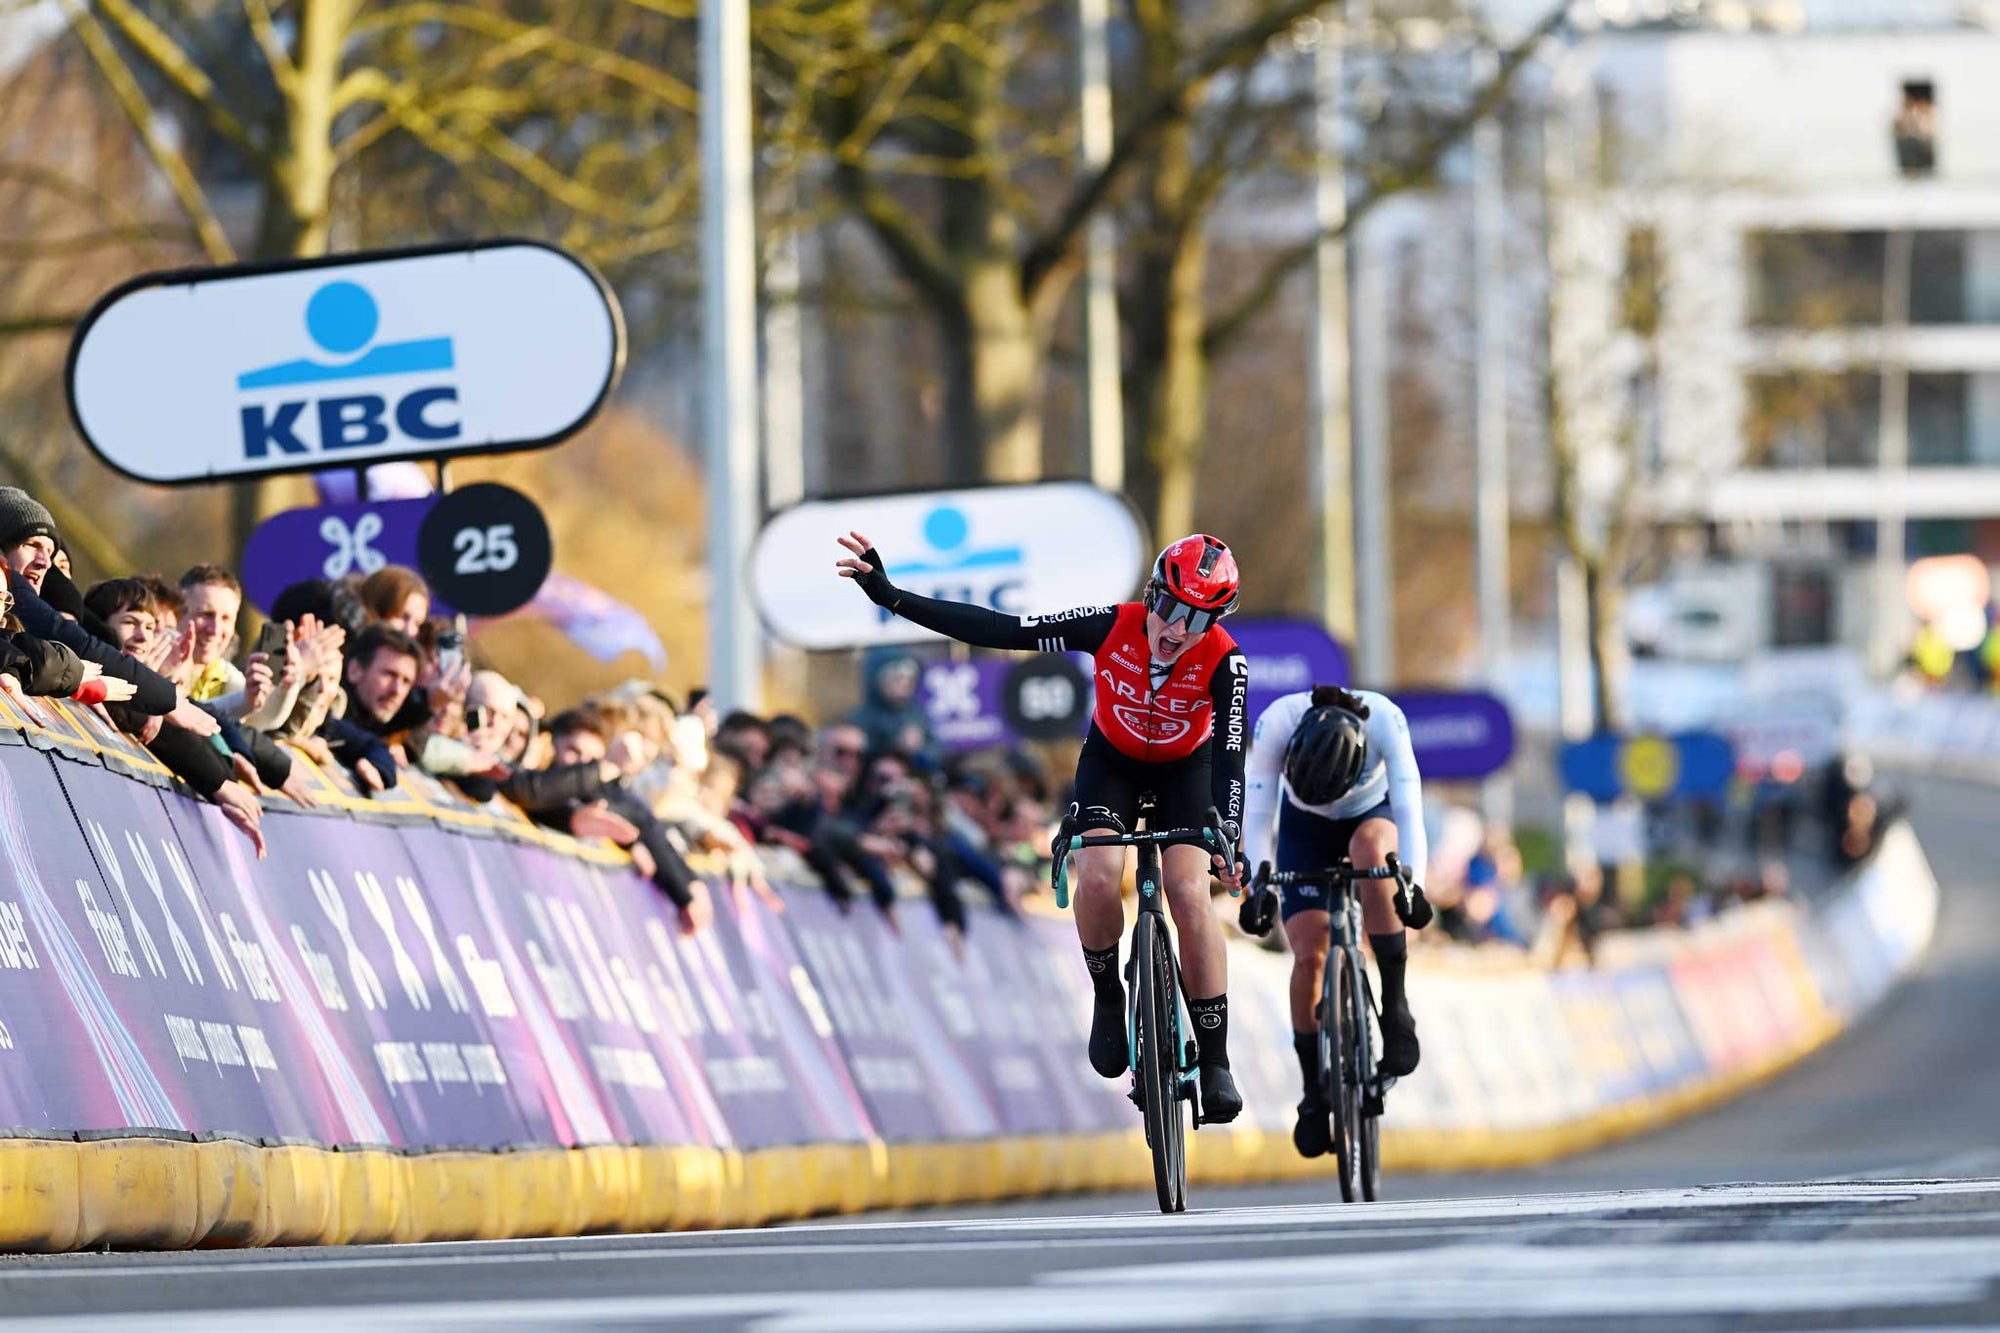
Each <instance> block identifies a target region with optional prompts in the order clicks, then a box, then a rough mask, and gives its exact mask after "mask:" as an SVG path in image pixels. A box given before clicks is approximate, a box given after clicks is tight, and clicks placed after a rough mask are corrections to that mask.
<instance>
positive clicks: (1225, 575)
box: [1145, 532, 1242, 634]
mask: <svg viewBox="0 0 2000 1333" xmlns="http://www.w3.org/2000/svg"><path fill="white" fill-rule="evenodd" d="M1241 591H1242V580H1241V578H1240V577H1239V576H1238V574H1237V572H1236V557H1235V556H1233V555H1231V554H1230V553H1229V547H1228V546H1227V545H1225V544H1224V543H1223V541H1222V540H1221V539H1220V538H1218V537H1211V536H1209V535H1208V534H1207V533H1205V532H1197V533H1195V534H1194V535H1193V536H1191V537H1183V538H1181V539H1180V540H1179V541H1177V542H1175V543H1174V544H1173V545H1171V546H1169V547H1168V548H1167V549H1166V550H1164V551H1162V552H1160V556H1159V559H1157V560H1155V561H1153V576H1152V578H1150V579H1148V580H1147V582H1146V594H1145V601H1146V609H1147V610H1148V611H1151V612H1152V613H1153V614H1154V615H1156V616H1158V617H1159V618H1160V619H1162V620H1164V621H1166V622H1167V623H1168V624H1169V625H1173V624H1180V623H1185V624H1186V625H1187V628H1188V633H1190V634H1202V633H1205V632H1207V630H1208V628H1209V627H1210V626H1211V625H1213V624H1215V622H1216V621H1218V620H1220V619H1222V618H1223V617H1224V616H1226V615H1228V614H1229V613H1230V612H1231V611H1234V610H1235V609H1236V598H1237V596H1238V594H1239V593H1240V592H1241Z"/></svg>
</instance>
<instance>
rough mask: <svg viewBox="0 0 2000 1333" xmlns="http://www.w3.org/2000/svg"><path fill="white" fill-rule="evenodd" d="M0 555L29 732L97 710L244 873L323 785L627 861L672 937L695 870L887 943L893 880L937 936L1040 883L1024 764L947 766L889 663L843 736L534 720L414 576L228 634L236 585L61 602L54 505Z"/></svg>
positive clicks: (148, 578)
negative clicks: (424, 791) (460, 811)
mask: <svg viewBox="0 0 2000 1333" xmlns="http://www.w3.org/2000/svg"><path fill="white" fill-rule="evenodd" d="M0 560H4V562H5V565H6V569H7V581H6V593H5V597H4V601H0V614H4V615H5V618H6V624H5V632H4V634H0V694H5V695H6V696H7V697H8V698H9V699H11V700H12V701H13V702H14V704H15V705H16V706H17V707H18V708H19V709H20V710H22V711H24V712H27V713H28V714H30V715H34V714H35V713H36V712H37V706H36V704H35V702H34V700H35V699H36V698H38V697H40V698H61V699H64V700H67V701H69V702H70V703H71V704H72V705H74V706H75V707H77V708H80V709H83V710H88V711H90V712H92V713H95V714H96V715H97V717H98V719H99V721H100V722H101V723H103V724H104V725H106V726H109V727H112V728H115V729H116V730H117V731H119V732H120V733H122V734H124V735H125V736H126V737H128V738H130V740H131V741H133V742H135V743H136V744H138V745H140V746H143V747H144V748H145V749H146V750H147V751H149V752H150V753H151V754H152V756H153V757H154V759H155V760H156V761H157V762H158V763H159V764H160V765H161V766H163V767H164V768H165V769H166V770H167V771H169V772H170V773H172V774H173V775H174V776H175V777H176V778H178V779H180V780H181V781H182V782H183V783H185V784H186V786H187V787H188V788H189V789H190V790H191V791H192V792H193V793H194V794H195V795H197V796H198V797H200V798H201V799H203V800H205V801H209V802H212V803H213V804H214V805H215V806H216V807H217V808H218V809H219V810H220V811H221V812H222V813H223V814H224V815H225V816H226V817H227V818H228V820H229V821H230V822H231V823H232V824H234V825H235V826H236V827H237V828H238V829H240V830H241V831H242V833H243V834H244V836H246V837H247V838H249V839H250V840H251V842H252V843H253V844H254V845H255V847H256V851H257V854H258V855H259V856H260V857H261V856H262V855H263V854H264V851H265V843H264V832H263V823H264V817H265V809H266V801H267V799H271V798H277V799H281V800H285V801H290V802H295V803H297V804H298V805H300V806H312V805H314V804H315V803H316V802H318V801H319V800H322V799H325V798H326V797H327V796H328V795H330V792H331V789H330V788H329V787H328V786H325V785H322V783H332V784H333V785H334V787H337V788H345V789H347V790H349V791H351V792H353V793H354V794H356V795H358V796H368V795H372V794H378V793H384V792H388V791H390V790H392V789H394V788H395V787H397V786H398V785H399V784H400V783H401V782H402V781H404V780H405V778H406V777H407V775H408V774H409V773H410V772H412V771H416V772H421V773H423V774H426V775H428V777H429V778H431V779H435V780H437V781H439V782H441V783H445V784H449V785H450V786H451V787H454V788H456V789H457V790H458V791H459V792H460V793H462V794H463V795H464V796H465V797H466V798H467V799H469V800H472V801H474V802H481V803H484V802H489V801H493V800H496V799H502V798H504V799H505V800H507V801H510V802H512V803H513V805H515V806H517V807H518V808H519V809H520V810H521V811H522V812H524V813H525V814H526V815H527V816H528V817H529V818H530V819H533V820H535V821H536V822H537V823H540V824H542V825H545V826H547V827H550V828H553V829H558V830H561V831H563V832H566V833H569V834H572V835H574V836H577V837H580V838H585V839H603V840H607V841H609V842H611V843H614V844H616V845H617V846H619V847H622V848H624V849H625V850H626V851H628V852H629V853H630V855H631V857H632V860H633V863H634V865H635V866H636V867H637V868H638V870H639V871H640V872H641V873H642V874H643V875H645V876H647V877H648V878H650V879H651V880H652V881H653V883H654V884H655V885H656V886H657V887H658V888H659V890H660V892H661V893H663V894H664V895H665V896H666V897H667V898H668V899H669V900H670V901H671V902H672V903H673V905H674V907H675V909H676V911H677V912H678V914H679V918H680V922H681V926H682V928H683V929H684V930H686V931H689V932H694V931H699V930H700V929H702V928H703V927H704V926H706V925H707V924H708V922H709V921H710V919H711V917H712V911H713V906H712V903H711V902H710V899H709V894H708V890H707V888H706V887H705V886H704V884H703V881H702V880H701V879H700V878H698V877H697V876H696V875H695V874H694V873H693V871H692V870H691V869H690V867H689V863H688V857H689V856H690V855H691V854H693V853H704V854H708V855H710V856H713V857H715V858H717V860H718V861H719V863H720V865H721V866H722V867H723V868H724V869H725V870H726V871H727V874H728V878H729V879H730V881H731V883H732V884H733V885H734V886H736V887H738V888H740V889H741V890H742V891H745V892H751V893H757V894H760V895H764V896H765V897H766V899H767V900H768V901H770V902H772V903H773V904H774V905H781V904H780V903H779V900H778V899H777V898H776V896H775V895H773V894H772V892H771V889H770V887H769V883H768V879H767V871H766V867H767V865H769V864H770V863H772V862H773V861H778V862H782V861H783V860H784V859H785V858H787V857H796V858H798V860H799V862H801V863H802V868H801V873H803V874H806V875H809V876H812V877H815V878H817V880H818V881H819V882H820V883H822V884H823V885H824V886H825V888H826V890H827V892H828V893H829V894H830V895H831V896H832V898H833V899H834V901H835V902H836V903H838V904H839V905H840V906H841V908H842V909H843V910H850V911H851V910H855V908H856V906H857V904H859V903H861V902H862V900H863V898H864V897H865V898H866V899H867V900H868V902H869V904H871V905H872V910H875V911H879V912H880V913H882V915H883V916H884V917H885V918H886V919H887V920H888V921H889V923H890V924H891V926H892V927H894V926H897V925H898V920H897V914H898V912H899V910H900V907H899V902H900V894H899V886H900V885H901V884H905V883H921V884H923V885H924V886H925V887H926V888H927V889H928V893H929V897H930V901H931V903H932V905H933V906H934V907H935V910H936V911H937V913H938V915H939V917H940V919H941V920H942V921H943V923H944V924H945V926H946V928H947V930H948V931H950V932H952V933H953V934H954V935H955V936H957V935H962V933H963V931H964V928H965V921H966V914H965V906H964V899H963V892H962V889H961V885H962V884H971V885H982V886H984V889H985V891H986V892H987V893H988V894H989V895H990V896H991V898H992V899H993V901H994V902H996V903H998V904H999V905H1001V906H1002V907H1003V909H1006V910H1010V911H1011V910H1012V909H1013V908H1014V906H1015V905H1016V904H1017V903H1018V901H1019V900H1020V898H1021V896H1022V895H1023V894H1024V893H1026V892H1028V891H1030V890H1031V889H1032V887H1033V886H1034V885H1035V884H1036V883H1037V882H1038V881H1039V879H1040V878H1041V876H1042V875H1043V874H1044V873H1045V870H1046V864H1047V847H1048V829H1049V826H1050V825H1051V823H1052V822H1053V819H1052V813H1051V812H1052V809H1053V801H1054V798H1055V796H1056V793H1055V792H1053V791H1052V790H1051V789H1050V786H1049V779H1048V774H1047V772H1046V771H1045V770H1044V769H1043V768H1042V766H1041V765H1040V764H1038V763H1037V762H1036V761H1035V760H1033V759H1032V758H1031V757H1029V756H1027V755H1025V754H1018V753H1016V754H1006V755H998V756H985V757H982V758H980V759H977V760H973V761H957V762H944V761H942V760H941V757H940V755H939V754H938V752H937V751H936V749H935V748H934V747H933V745H932V743H931V737H930V734H929V731H928V729H927V727H926V726H925V724H924V715H923V711H922V709H921V708H920V707H918V706H917V704H916V698H915V696H916V664H915V662H914V661H913V660H912V659H909V658H908V657H907V656H905V655H901V654H891V655H888V656H886V657H883V658H881V659H879V660H876V661H873V662H871V664H870V665H871V668H874V670H872V671H871V689H870V692H869V696H868V699H867V701H866V702H865V703H864V704H863V705H862V707H861V708H860V709H859V710H858V711H857V712H856V714H855V715H854V717H853V719H852V720H851V721H841V722H837V723H835V724H833V725H830V726H826V727H823V728H819V729H817V730H816V729H814V728H813V727H812V726H810V725H809V724H807V723H806V722H805V721H803V720H802V719H800V718H798V717H795V716H790V715H781V716H775V717H768V718H765V717H757V716H753V715H750V714H747V713H733V714H730V715H729V716H727V717H721V718H718V717H716V715H715V710H714V707H713V705H712V704H711V703H710V702H709V701H707V700H705V699H703V698H702V697H701V696H700V694H699V693H697V694H696V695H695V696H694V697H692V698H690V699H688V700H686V701H685V703H684V705H677V703H676V701H675V700H674V699H672V698H671V697H670V696H669V695H668V694H667V693H666V692H665V691H663V690H661V689H659V688H657V687H655V686H654V685H652V684H651V683H649V682H644V681H636V682H632V683H630V684H628V685H625V686H622V687H620V688H618V689H614V690H611V691H608V692H606V693H603V694H600V695H598V696H595V697H593V698H590V699H586V700H584V701H583V702H581V703H579V704H578V705H576V706H575V707H572V708H569V709H567V710H564V711H559V712H552V711H551V710H550V709H549V708H548V707H547V706H546V705H545V704H544V703H543V702H542V701H541V700H540V699H539V698H537V697H535V696H534V695H533V694H531V693H530V692H529V691H527V690H525V689H523V688H521V687H520V686H518V685H516V684H515V683H514V682H512V681H509V680H508V679H507V678H506V677H504V676H503V675H501V674H500V673H498V672H495V671H491V670H476V669H475V667H474V663H473V662H472V660H471V658H470V657H469V655H468V646H467V643H466V637H465V626H464V623H463V621H462V620H459V619H456V618H448V617H444V616H440V615H434V614H433V606H432V599H431V596H430V590H429V589H428V588H427V587H426V586H425V583H424V580H423V578H422V576H421V575H419V574H418V573H416V572H415V571H414V570H410V569H405V568H401V567H398V566H393V565H392V566H388V567H385V568H381V569H378V570H376V571H374V572H372V573H370V574H367V575H366V576H354V577H350V578H345V579H339V580H332V579H313V580H308V581H305V582H301V583H297V584H294V585H292V586H291V587H288V588H286V589H284V590H283V591H282V592H280V593H279V594H278V595H277V596H276V597H274V598H273V600H272V605H271V607H270V618H269V620H268V621H265V622H263V623H262V624H261V625H260V626H259V628H258V629H257V632H256V633H255V634H254V635H253V636H250V639H249V641H248V642H245V641H244V640H245V636H243V635H242V634H240V633H239V625H240V624H241V623H242V621H243V619H244V614H245V611H244V594H243V587H242V584H241V582H240V581H239V580H238V578H237V577H236V576H235V575H234V574H233V573H232V572H231V571H229V570H228V569H225V568H223V567H222V566H219V565H211V564H204V565H197V566H195V567H194V568H192V569H189V570H187V571H186V572H185V573H183V574H181V575H180V576H179V577H178V578H168V577H163V576H161V575H159V574H132V575H126V576H123V577H118V578H111V579H105V580H102V581H100V582H97V583H94V584H91V585H89V586H88V587H81V588H80V587H79V586H78V585H77V584H76V582H75V581H74V580H73V579H72V577H71V568H70V563H69V558H68V554H67V551H66V548H65V546H64V544H63V540H62V535H61V533H60V532H59V531H58V530H57V528H56V524H55V522H54V519H53V518H52V516H51V515H50V513H49V511H48V510H47V509H46V508H45V507H44V506H42V505H41V504H40V503H38V502H37V501H36V500H35V499H34V498H33V497H32V496H30V495H28V494H27V493H26V492H24V491H22V490H20V489H18V488H14V487H0ZM301 755H302V756H304V757H306V758H307V759H309V760H310V761H312V762H311V764H310V765H307V764H301V763H299V762H297V756H301ZM315 771H316V772H317V773H318V774H319V775H320V781H315Z"/></svg>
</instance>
